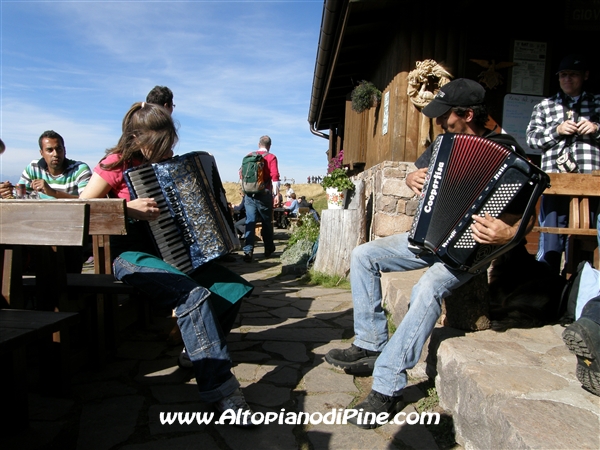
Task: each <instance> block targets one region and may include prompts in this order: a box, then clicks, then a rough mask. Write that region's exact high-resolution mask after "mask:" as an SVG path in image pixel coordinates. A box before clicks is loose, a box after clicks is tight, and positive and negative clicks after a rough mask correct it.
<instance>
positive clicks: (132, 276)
mask: <svg viewBox="0 0 600 450" xmlns="http://www.w3.org/2000/svg"><path fill="white" fill-rule="evenodd" d="M113 269H114V273H115V278H116V279H117V280H122V281H123V282H125V283H127V284H129V285H132V286H135V287H136V288H137V289H138V290H139V291H141V292H143V293H144V294H145V295H147V296H148V299H150V300H152V301H155V302H156V303H157V304H159V305H161V306H167V307H169V308H173V309H174V310H175V315H176V316H177V324H178V325H179V329H180V330H181V337H182V338H183V342H184V344H185V348H186V350H187V352H188V354H189V357H190V360H191V361H192V363H193V364H194V372H195V374H196V382H197V385H198V390H199V391H200V400H201V401H204V402H211V403H214V402H217V401H219V400H221V399H222V398H224V397H227V396H228V395H230V394H232V393H233V391H235V389H237V388H238V387H239V383H238V381H237V379H236V378H235V377H234V376H233V373H232V372H231V358H230V357H229V351H228V350H227V343H226V341H225V336H224V334H223V331H222V329H221V326H220V325H219V322H218V319H217V317H216V315H215V313H214V310H213V307H212V305H211V302H210V299H209V296H210V291H209V290H208V289H205V288H204V287H202V286H200V285H199V284H198V283H196V282H195V281H194V280H192V279H191V278H190V277H188V276H186V275H184V274H177V273H173V272H170V271H167V270H163V269H158V268H153V267H146V266H141V265H137V264H133V263H131V262H129V261H127V260H125V259H123V258H121V257H117V258H116V259H115V260H114V263H113Z"/></svg>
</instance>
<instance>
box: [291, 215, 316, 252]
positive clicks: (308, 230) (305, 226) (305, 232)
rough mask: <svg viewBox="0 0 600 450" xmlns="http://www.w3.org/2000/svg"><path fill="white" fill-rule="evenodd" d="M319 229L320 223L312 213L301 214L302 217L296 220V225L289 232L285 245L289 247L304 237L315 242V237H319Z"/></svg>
mask: <svg viewBox="0 0 600 450" xmlns="http://www.w3.org/2000/svg"><path fill="white" fill-rule="evenodd" d="M320 230H321V224H319V222H317V221H316V220H315V219H314V217H313V216H312V214H305V215H303V216H302V219H300V220H299V221H298V225H297V226H296V229H295V230H294V232H293V233H292V234H291V236H290V239H289V240H288V243H287V246H288V247H291V246H292V245H294V244H295V243H296V242H298V241H299V240H301V239H305V240H307V241H310V242H312V243H313V244H314V243H315V242H317V239H319V232H320Z"/></svg>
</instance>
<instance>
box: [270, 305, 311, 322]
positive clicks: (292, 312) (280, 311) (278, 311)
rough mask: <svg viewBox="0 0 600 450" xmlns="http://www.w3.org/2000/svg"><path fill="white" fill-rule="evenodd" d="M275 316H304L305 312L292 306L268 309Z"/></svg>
mask: <svg viewBox="0 0 600 450" xmlns="http://www.w3.org/2000/svg"><path fill="white" fill-rule="evenodd" d="M269 312H270V313H271V314H273V315H274V316H276V317H281V318H285V319H287V318H289V317H306V312H305V311H302V310H300V309H298V308H294V307H293V306H285V307H283V308H275V309H272V310H271V311H269Z"/></svg>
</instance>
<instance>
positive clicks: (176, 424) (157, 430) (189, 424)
mask: <svg viewBox="0 0 600 450" xmlns="http://www.w3.org/2000/svg"><path fill="white" fill-rule="evenodd" d="M161 413H163V418H166V417H167V416H166V414H167V413H171V417H174V414H177V413H181V417H182V418H184V419H186V418H187V421H186V422H180V421H179V420H178V419H176V420H174V421H173V423H171V424H167V423H165V424H163V423H161ZM195 413H200V418H201V419H207V420H208V419H209V418H210V417H212V420H211V423H212V422H214V421H216V420H218V417H219V415H218V413H217V412H216V410H215V409H214V408H213V406H212V405H211V404H209V403H203V402H200V401H199V402H197V403H193V404H192V403H173V404H168V405H152V406H150V408H148V428H149V430H150V434H151V435H153V436H156V435H161V434H171V433H187V432H198V431H202V430H204V429H205V428H206V426H207V425H206V423H202V424H201V423H199V421H198V419H197V418H198V416H197V415H195ZM186 414H187V416H186ZM211 414H212V416H211ZM178 417H179V415H178Z"/></svg>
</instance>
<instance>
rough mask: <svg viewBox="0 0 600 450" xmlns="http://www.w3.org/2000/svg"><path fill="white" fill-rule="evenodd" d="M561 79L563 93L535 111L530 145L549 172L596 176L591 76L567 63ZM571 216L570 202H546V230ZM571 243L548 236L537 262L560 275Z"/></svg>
mask: <svg viewBox="0 0 600 450" xmlns="http://www.w3.org/2000/svg"><path fill="white" fill-rule="evenodd" d="M557 74H558V81H559V83H560V89H561V90H560V91H559V92H558V93H557V94H556V95H554V96H553V97H550V98H547V99H545V100H543V101H542V102H541V103H539V104H537V105H536V106H535V108H534V109H533V113H532V115H531V121H530V122H529V125H528V127H527V144H528V145H529V147H531V148H533V149H539V150H541V151H542V164H541V166H542V167H541V168H542V169H543V170H544V171H546V172H577V173H590V172H591V171H592V170H597V169H600V125H599V122H600V96H598V95H593V94H590V93H587V92H585V91H584V90H583V83H584V81H585V80H587V79H588V77H589V70H588V65H587V62H586V61H585V59H584V58H583V57H582V56H580V55H569V56H567V57H565V58H564V59H563V60H562V61H561V63H560V66H559V69H558V72H557ZM561 162H563V163H562V164H561ZM568 211H569V209H568V199H566V198H560V197H556V196H554V197H553V196H542V204H541V208H540V217H539V222H540V226H546V227H566V226H567V223H568V219H569V218H568ZM565 242H566V241H565V236H563V235H557V234H546V233H543V234H542V235H541V236H540V243H539V249H538V254H537V259H538V260H539V261H542V262H545V263H547V264H548V265H550V267H551V268H552V269H553V270H554V271H555V272H556V273H558V272H559V271H560V263H561V257H562V252H563V251H564V249H565Z"/></svg>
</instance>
